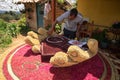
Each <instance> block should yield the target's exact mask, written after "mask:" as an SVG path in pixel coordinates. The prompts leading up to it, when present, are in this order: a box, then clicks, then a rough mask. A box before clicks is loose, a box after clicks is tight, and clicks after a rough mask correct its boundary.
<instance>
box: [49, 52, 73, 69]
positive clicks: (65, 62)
mask: <svg viewBox="0 0 120 80" xmlns="http://www.w3.org/2000/svg"><path fill="white" fill-rule="evenodd" d="M50 63H51V64H52V65H53V66H54V67H65V66H71V65H74V64H75V62H74V61H71V59H70V58H69V56H68V55H67V54H66V53H65V52H56V54H55V55H54V57H51V59H50Z"/></svg>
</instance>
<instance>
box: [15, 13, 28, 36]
mask: <svg viewBox="0 0 120 80" xmlns="http://www.w3.org/2000/svg"><path fill="white" fill-rule="evenodd" d="M17 26H18V27H19V28H20V33H22V34H23V33H24V34H26V33H27V32H28V31H29V30H30V28H29V27H28V26H27V25H26V18H25V15H22V17H21V19H20V20H18V22H17Z"/></svg>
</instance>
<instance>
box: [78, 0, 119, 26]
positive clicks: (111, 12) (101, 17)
mask: <svg viewBox="0 0 120 80" xmlns="http://www.w3.org/2000/svg"><path fill="white" fill-rule="evenodd" d="M77 5H78V6H77V7H78V11H79V12H80V13H82V14H83V16H84V17H87V18H89V20H90V21H94V23H95V24H99V25H105V26H111V25H112V24H113V23H114V22H116V21H120V0H78V4H77Z"/></svg>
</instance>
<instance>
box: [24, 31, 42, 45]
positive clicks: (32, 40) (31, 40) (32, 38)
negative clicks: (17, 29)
mask: <svg viewBox="0 0 120 80" xmlns="http://www.w3.org/2000/svg"><path fill="white" fill-rule="evenodd" d="M25 42H26V43H27V44H29V45H31V46H34V45H38V44H40V42H39V40H38V35H37V33H35V32H33V31H29V32H28V33H27V37H26V38H25Z"/></svg>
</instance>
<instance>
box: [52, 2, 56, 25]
mask: <svg viewBox="0 0 120 80" xmlns="http://www.w3.org/2000/svg"><path fill="white" fill-rule="evenodd" d="M51 2H52V4H51V5H52V23H53V22H54V21H55V18H56V16H55V15H56V14H55V13H56V0H52V1H51Z"/></svg>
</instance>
